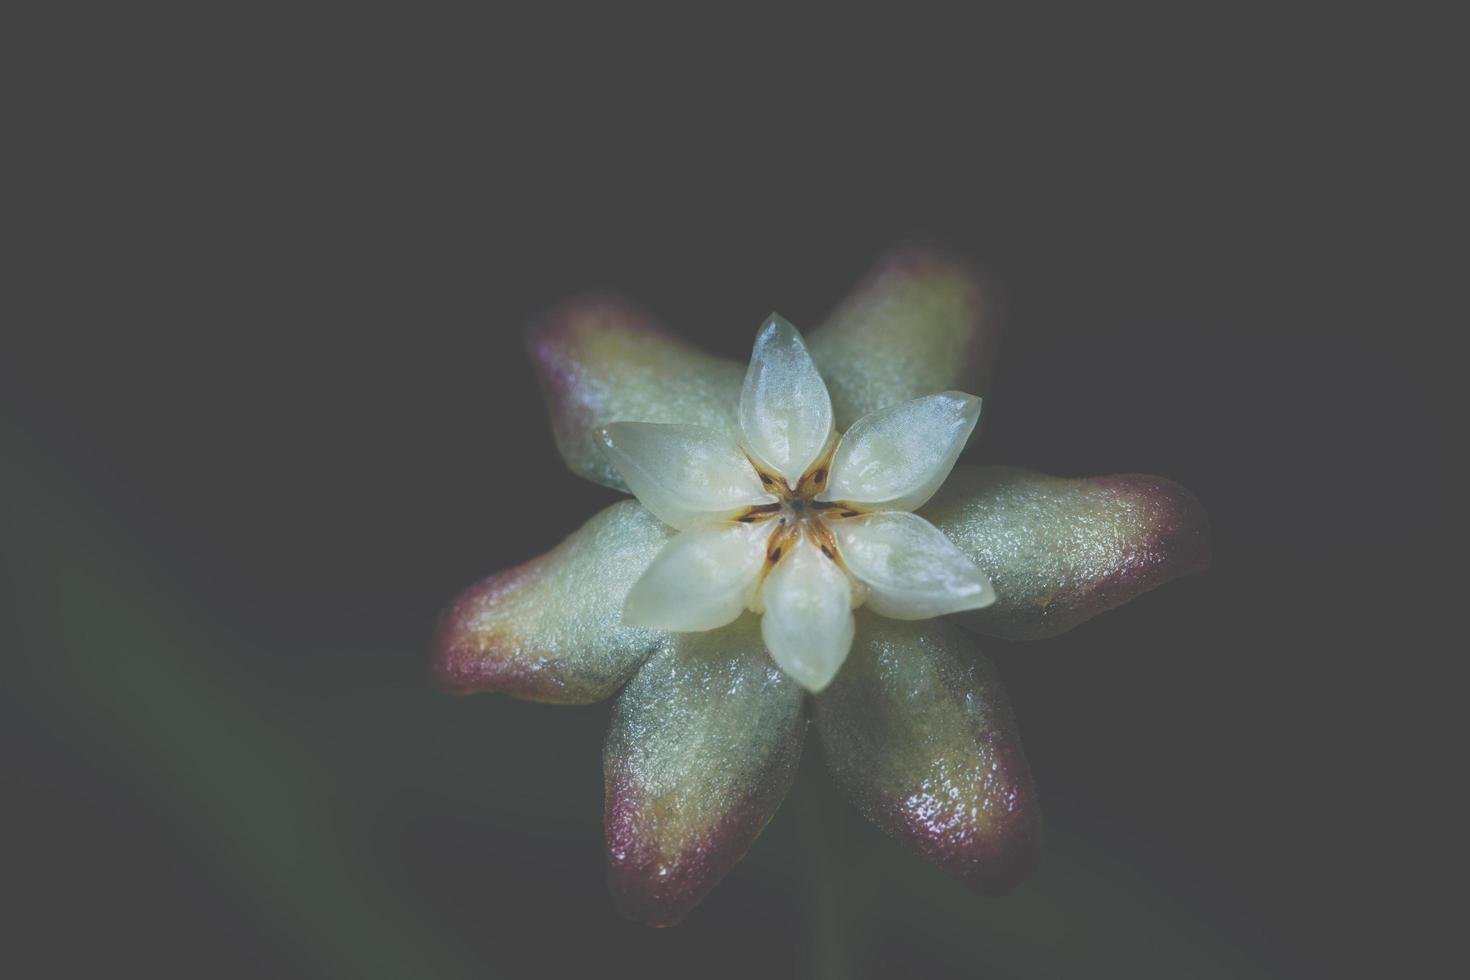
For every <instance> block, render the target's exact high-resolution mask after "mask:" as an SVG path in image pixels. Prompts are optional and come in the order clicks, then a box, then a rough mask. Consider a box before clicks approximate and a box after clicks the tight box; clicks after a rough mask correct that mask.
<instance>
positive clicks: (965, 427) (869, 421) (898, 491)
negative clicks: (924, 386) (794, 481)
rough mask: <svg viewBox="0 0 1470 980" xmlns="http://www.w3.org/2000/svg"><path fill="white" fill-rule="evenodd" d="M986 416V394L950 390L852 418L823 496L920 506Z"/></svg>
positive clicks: (895, 507) (878, 504) (888, 507)
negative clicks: (983, 404) (981, 396)
mask: <svg viewBox="0 0 1470 980" xmlns="http://www.w3.org/2000/svg"><path fill="white" fill-rule="evenodd" d="M979 420H980V399H978V398H976V397H975V396H974V395H967V394H965V393H964V392H963V391H944V392H940V393H939V394H936V395H926V396H925V397H923V398H915V399H914V400H913V401H908V402H904V403H903V404H902V405H894V406H892V407H891V408H885V409H882V410H880V411H877V412H873V413H872V414H871V415H865V416H863V417H862V418H860V419H858V420H857V421H856V422H854V423H853V424H852V428H850V429H848V430H847V432H845V433H844V434H843V436H842V441H841V442H839V443H838V444H837V451H836V452H835V453H833V454H832V474H831V477H830V478H829V479H828V481H827V487H826V489H824V490H823V491H822V492H821V493H820V494H818V495H817V496H818V497H819V499H822V500H845V501H850V502H852V503H856V504H866V505H869V506H876V507H882V508H883V509H885V510H914V509H916V508H918V507H922V506H923V505H924V503H925V502H927V501H928V499H929V498H930V497H932V496H934V492H935V491H936V490H938V489H939V486H940V484H942V483H943V482H944V479H945V477H947V476H949V472H950V470H952V469H953V468H954V464H955V460H956V459H958V458H959V455H960V451H961V450H963V449H964V448H965V442H966V441H968V440H969V438H970V433H972V432H974V431H975V423H976V422H978V421H979Z"/></svg>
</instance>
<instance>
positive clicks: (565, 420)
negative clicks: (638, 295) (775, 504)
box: [530, 297, 745, 490]
mask: <svg viewBox="0 0 1470 980" xmlns="http://www.w3.org/2000/svg"><path fill="white" fill-rule="evenodd" d="M530 348H531V359H532V361H534V363H535V365H536V370H537V373H538V374H539V375H540V378H541V390H542V393H543V394H544V395H545V396H546V404H547V407H548V409H550V412H551V428H552V432H553V434H554V435H555V437H556V446H557V448H558V449H559V450H561V454H562V458H563V459H565V460H566V461H567V465H568V466H570V467H571V468H572V471H573V472H574V473H577V474H578V475H580V476H585V477H587V478H588V479H589V480H594V481H596V482H598V483H601V484H604V485H606V486H609V487H613V488H614V489H617V490H627V489H628V487H627V485H626V484H625V483H624V482H623V480H622V478H621V477H620V476H619V475H618V473H617V471H616V469H614V467H613V465H612V463H611V462H610V461H609V460H608V458H607V457H606V456H604V455H603V453H602V452H601V451H600V450H599V448H598V446H597V442H596V433H597V430H598V429H600V428H602V427H603V426H605V425H607V424H608V423H609V422H680V423H685V424H689V425H701V426H705V427H707V428H711V429H716V430H718V431H720V432H723V433H725V434H726V435H729V436H731V437H732V438H736V437H738V436H739V434H740V429H739V425H738V424H737V421H736V415H735V410H736V406H737V405H738V404H739V402H740V386H741V382H742V379H743V378H744V376H745V366H744V365H742V364H736V363H735V362H734V361H729V360H726V359H724V358H720V357H715V356H713V355H710V354H706V353H705V352H703V351H701V350H699V349H697V348H695V347H693V346H692V345H690V344H687V343H685V342H684V341H682V340H680V339H678V338H677V337H675V336H673V335H671V334H669V333H668V332H667V331H665V330H664V329H663V328H662V327H660V326H658V325H657V324H656V323H654V321H653V320H652V319H650V318H649V317H648V316H646V315H645V314H643V313H641V312H639V311H637V310H635V309H633V308H632V307H630V306H628V305H626V304H624V303H623V302H621V301H620V300H616V299H611V298H598V297H594V298H585V299H581V300H575V301H573V302H571V303H568V304H566V305H565V306H563V307H561V308H560V309H558V310H556V311H554V312H552V313H551V314H550V315H549V316H547V317H546V318H545V319H544V320H542V321H541V322H540V323H539V324H537V325H536V326H535V327H534V328H533V329H532V331H531V335H530Z"/></svg>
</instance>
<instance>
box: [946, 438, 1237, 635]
mask: <svg viewBox="0 0 1470 980" xmlns="http://www.w3.org/2000/svg"><path fill="white" fill-rule="evenodd" d="M922 514H923V516H924V517H925V518H927V519H928V520H929V521H930V522H931V523H932V524H934V526H935V527H937V528H939V529H940V530H941V531H943V532H944V534H945V536H946V537H948V538H949V539H950V540H951V541H953V542H954V543H955V545H956V546H957V547H958V548H959V549H960V550H961V551H963V552H964V553H965V554H966V555H968V556H970V558H972V559H974V561H975V563H976V564H977V565H979V566H980V568H981V569H982V570H983V571H984V572H985V573H986V574H987V575H989V577H990V581H991V584H992V585H993V586H994V588H995V594H996V601H995V603H994V604H993V605H991V606H989V607H988V608H985V609H977V610H974V611H972V612H966V613H960V614H958V615H956V616H955V617H954V618H955V620H956V621H957V622H959V623H961V624H963V625H965V626H968V627H970V628H972V629H975V630H977V631H979V632H982V633H988V634H990V635H993V636H1001V637H1005V638H1007V639H1037V638H1041V637H1047V636H1055V635H1056V634H1058V633H1063V632H1066V631H1067V630H1069V629H1071V628H1072V627H1073V626H1076V625H1077V624H1078V623H1081V622H1083V621H1084V620H1087V619H1090V618H1091V617H1093V616H1096V615H1097V614H1098V613H1100V612H1104V611H1106V610H1108V609H1112V608H1113V607H1114V606H1118V605H1121V604H1123V603H1125V602H1127V601H1128V600H1129V599H1132V598H1133V597H1134V596H1137V595H1141V594H1142V593H1144V592H1147V591H1148V590H1150V589H1153V588H1157V587H1158V586H1160V585H1163V584H1164V583H1165V582H1168V581H1169V580H1171V579H1174V578H1177V577H1179V576H1180V575H1184V574H1187V573H1189V572H1197V571H1202V570H1203V569H1204V568H1206V567H1207V566H1208V565H1209V563H1210V532H1209V520H1208V518H1207V517H1206V516H1205V512H1204V508H1202V507H1201V506H1200V504H1199V501H1198V500H1196V499H1195V498H1194V495H1193V494H1191V493H1190V492H1189V491H1188V490H1185V489H1184V488H1183V487H1181V486H1179V485H1178V484H1176V483H1173V482H1171V481H1169V480H1165V479H1163V478H1162V477H1157V476H1144V475H1140V474H1122V475H1118V476H1100V477H1092V478H1089V479H1064V478H1061V477H1054V476H1045V475H1043V474H1040V473H1033V472H1030V471H1027V470H1021V469H1014V468H1011V467H1002V466H957V467H955V470H954V473H952V474H951V475H950V478H949V480H948V481H946V483H945V484H944V486H943V487H942V488H941V489H940V491H939V493H938V494H936V495H935V497H934V499H933V500H931V501H930V502H929V505H928V506H927V507H925V508H924V510H923V512H922Z"/></svg>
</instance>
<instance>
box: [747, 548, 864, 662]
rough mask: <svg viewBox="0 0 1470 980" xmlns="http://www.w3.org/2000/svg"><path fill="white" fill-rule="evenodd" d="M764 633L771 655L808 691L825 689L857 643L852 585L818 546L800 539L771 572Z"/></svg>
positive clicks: (765, 599)
mask: <svg viewBox="0 0 1470 980" xmlns="http://www.w3.org/2000/svg"><path fill="white" fill-rule="evenodd" d="M761 598H762V604H763V605H764V607H765V611H764V613H763V614H762V616H761V637H762V638H763V639H764V640H765V643H766V649H768V650H770V652H771V658H772V659H773V660H775V661H776V663H778V664H780V665H781V669H782V670H784V671H785V672H786V673H788V674H790V675H791V676H792V677H794V678H796V680H797V681H798V682H800V684H801V686H802V687H804V688H806V689H807V690H808V691H820V690H822V688H824V687H826V686H827V684H828V682H830V681H831V680H832V675H833V674H836V673H837V669H838V668H839V667H841V666H842V661H843V660H844V659H845V658H846V657H847V651H848V649H849V648H850V647H851V646H852V584H851V583H850V582H849V581H848V579H847V575H846V574H845V573H844V572H843V571H842V569H840V568H838V567H837V563H836V562H835V561H833V560H832V559H831V558H828V557H827V556H826V555H825V554H823V553H822V552H821V551H820V550H818V548H817V546H816V545H814V544H812V542H811V541H810V540H809V539H808V538H806V537H804V536H803V537H801V538H799V539H797V542H796V544H795V545H794V546H793V547H792V548H791V553H790V554H788V555H785V556H782V557H781V559H780V560H779V561H778V562H776V567H775V568H773V569H771V572H770V574H769V575H767V576H766V582H765V585H764V586H763V587H762V590H761Z"/></svg>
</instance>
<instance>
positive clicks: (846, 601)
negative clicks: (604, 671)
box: [598, 316, 995, 692]
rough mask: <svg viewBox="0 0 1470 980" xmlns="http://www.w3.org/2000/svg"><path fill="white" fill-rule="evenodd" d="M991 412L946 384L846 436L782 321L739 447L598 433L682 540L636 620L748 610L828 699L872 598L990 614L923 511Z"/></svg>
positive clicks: (749, 378)
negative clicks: (984, 413)
mask: <svg viewBox="0 0 1470 980" xmlns="http://www.w3.org/2000/svg"><path fill="white" fill-rule="evenodd" d="M979 418H980V399H979V398H977V397H975V396H974V395H967V394H964V393H963V392H958V391H947V392H943V393H941V394H936V395H929V396H927V397H924V398H916V399H914V400H913V401H910V402H906V403H904V404H901V405H896V406H893V407H891V408H886V409H883V410H881V411H877V412H873V413H872V414H869V415H866V416H864V417H862V418H860V419H858V420H857V421H856V422H854V423H853V425H852V427H851V428H849V429H848V430H847V432H846V433H844V434H843V435H842V437H841V438H840V439H838V438H837V434H836V431H835V429H834V427H833V421H832V401H831V398H830V397H829V396H828V393H827V386H826V384H825V383H824V382H823V381H822V377H821V375H820V374H818V373H817V369H816V366H815V365H814V364H813V363H812V359H811V357H810V356H809V355H808V353H807V349H806V345H805V344H804V343H803V342H802V339H801V335H800V334H798V333H797V332H796V329H795V328H794V327H792V326H791V324H789V323H787V322H786V321H785V320H783V319H781V318H780V317H778V316H772V317H771V319H770V320H769V322H767V323H766V325H765V326H764V327H763V328H762V329H761V332H760V334H759V335H758V336H757V337H756V342H755V351H754V353H753V354H752V355H751V360H750V368H749V369H748V371H747V372H746V375H745V386H744V388H743V389H742V391H741V394H740V411H739V422H740V430H741V433H742V436H743V438H742V439H741V440H740V441H739V442H737V441H736V440H734V439H733V438H731V437H730V436H728V435H726V434H725V433H723V432H719V431H716V430H714V429H710V428H704V427H701V426H697V425H681V424H670V423H657V422H614V423H612V424H610V425H608V426H606V427H604V428H602V429H600V430H599V431H598V438H599V442H600V444H601V446H602V449H603V451H604V452H605V453H606V455H607V457H608V459H609V460H610V461H611V463H612V465H613V466H614V467H615V468H616V469H617V471H618V473H619V474H620V475H621V476H622V478H623V480H624V482H626V483H627V485H628V487H629V489H631V490H632V491H633V494H634V495H635V496H636V497H637V498H638V499H639V500H640V501H641V502H642V503H643V504H644V506H646V507H647V508H648V509H649V510H650V511H652V512H653V514H654V515H655V516H657V517H658V518H659V519H660V520H662V521H663V522H664V523H666V524H668V525H670V526H672V527H673V528H675V529H677V530H678V531H679V534H678V535H677V536H675V537H674V538H673V539H672V540H671V541H669V543H668V544H667V545H666V546H665V547H664V548H663V550H662V551H661V552H660V553H659V554H658V556H657V557H656V558H655V559H654V561H653V563H652V564H651V565H650V566H649V567H648V569H647V571H645V572H644V573H643V575H642V577H641V578H639V579H638V581H637V582H636V583H635V584H634V586H633V588H632V591H631V592H629V594H628V598H627V602H626V604H625V606H624V609H623V620H624V622H625V623H627V624H628V625H631V626H644V627H650V628H654V629H661V630H669V631H673V632H700V631H704V630H712V629H717V628H719V627H721V626H725V625H727V624H729V623H731V622H733V621H734V620H735V619H736V618H738V617H739V616H740V614H741V613H742V612H743V611H744V610H746V609H750V610H752V611H754V612H758V613H761V614H762V618H761V635H762V637H763V639H764V640H765V644H766V648H767V649H768V650H769V651H770V654H771V657H772V658H773V659H774V660H775V661H776V663H777V664H778V665H779V666H780V667H781V669H782V670H783V671H785V672H786V673H787V674H788V675H790V676H791V677H792V678H793V679H795V680H796V681H797V682H798V683H800V684H801V685H802V686H803V687H805V688H806V689H807V690H809V691H812V692H817V691H821V690H822V689H823V688H825V687H826V686H827V684H828V683H829V682H830V681H831V680H832V678H833V677H834V676H835V675H836V673H837V670H838V668H840V667H841V666H842V662H843V660H845V659H846V657H847V653H848V650H849V648H850V647H851V646H852V638H853V615H852V610H853V609H855V608H856V607H858V606H860V605H862V604H863V603H867V604H868V606H869V607H870V608H871V609H872V610H873V611H874V612H877V613H879V614H881V615H884V616H889V617H892V618H894V619H928V618H930V617H933V616H942V615H944V614H946V613H953V612H960V611H962V610H966V609H979V608H981V607H984V606H988V605H990V604H991V603H992V602H994V601H995V592H994V590H993V589H992V588H991V586H990V582H989V580H988V579H987V578H986V577H985V575H984V573H983V572H981V571H980V569H979V568H978V567H977V566H976V565H975V563H974V562H973V561H971V560H970V559H969V558H968V557H966V556H965V555H964V554H963V553H962V552H960V550H959V549H958V548H956V547H955V546H954V545H953V544H951V543H950V541H949V539H948V538H946V537H945V536H944V535H943V534H942V533H941V532H940V531H939V530H938V529H937V528H935V527H934V526H933V525H932V524H930V523H929V522H928V521H926V520H924V519H923V518H922V517H919V516H917V515H915V514H913V513H911V512H912V511H913V510H915V509H917V508H918V507H920V506H922V505H923V504H924V503H925V502H926V501H927V500H928V499H929V498H930V497H932V496H933V495H934V492H935V491H936V490H938V489H939V486H940V484H942V483H943V482H944V480H945V478H946V477H947V476H949V472H950V470H951V469H952V468H953V467H954V464H955V460H956V458H958V456H959V454H960V450H961V449H963V448H964V446H965V441H966V440H967V439H969V437H970V433H971V432H972V431H974V428H975V423H976V422H977V421H978V420H979Z"/></svg>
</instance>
